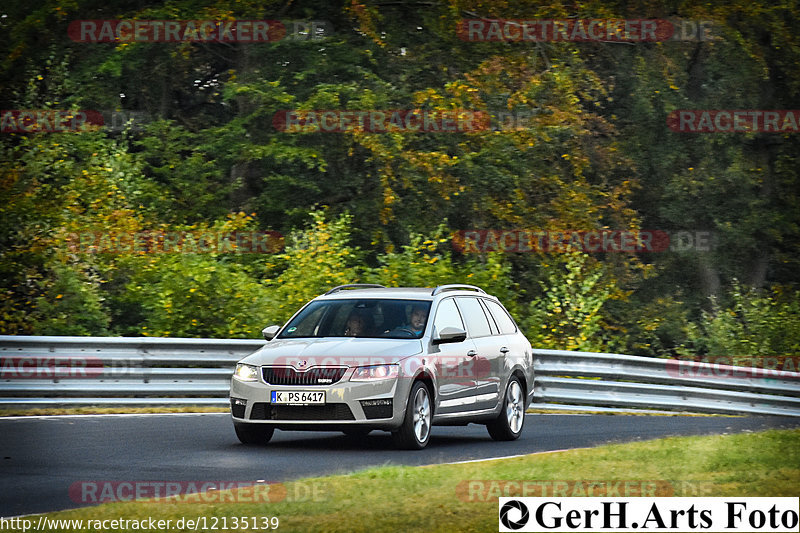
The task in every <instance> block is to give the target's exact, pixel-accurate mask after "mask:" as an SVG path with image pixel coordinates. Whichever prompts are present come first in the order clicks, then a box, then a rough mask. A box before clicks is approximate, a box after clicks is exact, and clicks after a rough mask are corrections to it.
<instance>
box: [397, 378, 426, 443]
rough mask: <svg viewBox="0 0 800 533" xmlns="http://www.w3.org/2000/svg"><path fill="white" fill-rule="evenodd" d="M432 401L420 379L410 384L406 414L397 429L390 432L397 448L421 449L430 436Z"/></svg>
mask: <svg viewBox="0 0 800 533" xmlns="http://www.w3.org/2000/svg"><path fill="white" fill-rule="evenodd" d="M431 422H433V401H432V400H431V393H430V391H429V390H428V387H426V386H425V384H424V383H423V382H421V381H415V382H414V385H412V386H411V392H410V393H409V395H408V403H407V404H406V415H405V418H404V419H403V424H402V425H401V426H400V428H399V429H397V430H395V431H393V432H392V440H394V443H395V445H396V446H397V447H398V448H402V449H404V450H421V449H423V448H424V447H425V446H427V445H428V441H429V440H430V438H431Z"/></svg>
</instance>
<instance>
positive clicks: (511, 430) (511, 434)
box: [486, 376, 525, 440]
mask: <svg viewBox="0 0 800 533" xmlns="http://www.w3.org/2000/svg"><path fill="white" fill-rule="evenodd" d="M524 422H525V391H524V390H523V388H522V384H521V383H520V380H519V378H518V377H517V376H511V378H510V379H509V380H508V385H506V392H505V394H504V395H503V408H502V409H501V410H500V414H499V415H498V417H497V418H495V419H494V420H492V421H491V422H489V423H488V424H486V429H487V430H489V435H490V436H491V437H492V438H493V439H494V440H517V439H518V438H519V436H520V435H521V434H522V426H523V424H524Z"/></svg>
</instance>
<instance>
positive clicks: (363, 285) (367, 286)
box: [325, 283, 386, 296]
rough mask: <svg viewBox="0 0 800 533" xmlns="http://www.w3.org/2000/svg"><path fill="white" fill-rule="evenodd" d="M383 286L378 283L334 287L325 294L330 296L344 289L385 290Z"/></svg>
mask: <svg viewBox="0 0 800 533" xmlns="http://www.w3.org/2000/svg"><path fill="white" fill-rule="evenodd" d="M385 288H386V287H384V286H383V285H378V284H376V283H350V284H348V285H339V286H338V287H334V288H332V289H331V290H329V291H328V292H326V293H325V296H327V295H329V294H333V293H334V292H339V291H340V290H342V289H385Z"/></svg>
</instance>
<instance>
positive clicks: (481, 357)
mask: <svg viewBox="0 0 800 533" xmlns="http://www.w3.org/2000/svg"><path fill="white" fill-rule="evenodd" d="M456 303H457V304H458V308H459V310H460V311H461V314H462V316H463V318H464V322H465V323H466V326H467V335H468V338H469V339H471V340H472V342H473V343H474V344H475V352H476V353H475V355H474V356H473V357H472V361H473V364H472V376H473V378H474V379H475V409H476V410H480V409H492V408H494V407H495V406H496V405H497V402H498V398H499V394H500V393H499V385H500V376H501V372H502V370H501V368H502V357H503V353H502V352H501V351H500V350H501V348H502V340H501V339H500V336H499V335H498V334H497V333H498V331H497V328H496V326H495V324H494V321H493V320H491V319H490V318H489V317H488V316H487V313H486V311H485V309H484V308H483V306H482V305H481V303H480V301H479V299H478V298H476V297H472V296H459V297H458V298H456Z"/></svg>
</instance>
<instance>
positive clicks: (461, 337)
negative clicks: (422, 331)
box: [432, 326, 467, 344]
mask: <svg viewBox="0 0 800 533" xmlns="http://www.w3.org/2000/svg"><path fill="white" fill-rule="evenodd" d="M465 340H467V332H466V331H464V330H463V329H461V328H453V327H449V326H448V327H446V328H442V331H439V332H438V333H437V334H436V335H435V336H434V337H433V341H432V342H433V344H446V343H449V342H463V341H465Z"/></svg>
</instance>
